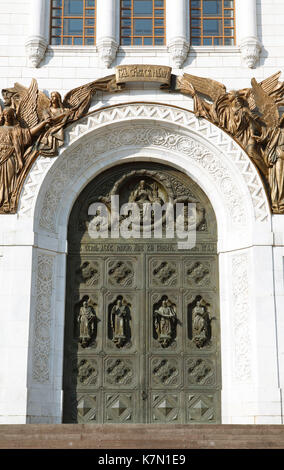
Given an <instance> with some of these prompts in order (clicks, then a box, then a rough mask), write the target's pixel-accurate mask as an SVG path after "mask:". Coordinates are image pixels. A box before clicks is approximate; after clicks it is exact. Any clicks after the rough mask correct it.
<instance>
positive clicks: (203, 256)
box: [63, 164, 221, 423]
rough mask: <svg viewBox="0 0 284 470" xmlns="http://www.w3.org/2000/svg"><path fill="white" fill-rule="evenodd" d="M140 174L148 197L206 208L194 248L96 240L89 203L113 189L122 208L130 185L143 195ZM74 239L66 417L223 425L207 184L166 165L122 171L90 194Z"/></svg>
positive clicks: (74, 218) (73, 221) (79, 208)
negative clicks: (201, 185) (183, 200)
mask: <svg viewBox="0 0 284 470" xmlns="http://www.w3.org/2000/svg"><path fill="white" fill-rule="evenodd" d="M139 165H140V166H139ZM140 167H141V168H140ZM133 168H135V169H133ZM157 174H158V175H159V177H158V176H157ZM141 175H142V176H143V181H146V186H147V185H148V193H147V194H148V195H149V194H150V196H151V194H152V193H151V191H152V192H153V193H154V191H156V194H158V193H159V197H160V199H163V200H166V198H167V197H168V198H170V197H172V198H173V199H174V200H177V197H181V196H182V197H184V195H186V197H187V199H190V200H191V201H192V200H193V199H194V200H195V202H196V203H197V204H198V205H199V207H200V208H201V209H200V214H203V219H202V223H201V224H200V225H199V228H198V231H197V244H196V246H195V247H194V248H193V249H192V250H180V249H178V247H177V240H175V239H170V240H169V239H166V238H161V239H160V240H157V239H151V240H149V239H139V240H133V239H132V240H125V239H108V240H103V239H96V240H94V239H92V238H91V237H90V234H89V232H88V226H89V225H88V224H89V223H90V220H91V219H90V217H89V216H88V207H89V206H90V204H92V203H93V202H94V201H95V200H97V198H98V197H102V196H103V197H104V198H105V200H107V197H108V195H109V194H110V193H111V191H112V190H113V189H112V188H113V187H114V188H115V190H116V192H117V193H118V194H120V195H121V197H122V200H123V201H124V202H125V200H127V198H128V197H129V196H128V193H127V191H128V192H129V191H130V189H131V190H132V193H131V194H132V195H133V194H134V195H135V197H136V196H137V194H139V191H140V189H141V187H142V186H143V185H142V186H141V185H139V184H140V183H139V181H140V180H141ZM115 176H116V177H115ZM147 178H148V179H147ZM119 182H120V183H119ZM159 185H160V186H159ZM126 188H127V189H126ZM129 188H130V189H129ZM163 188H164V189H163ZM165 188H167V191H168V194H169V195H170V196H166V195H165V194H166V190H165ZM143 189H144V188H143ZM163 191H164V192H163ZM112 194H113V193H112ZM146 196H147V195H146ZM132 197H133V196H132ZM143 197H145V195H144V196H143ZM202 211H203V212H202ZM200 220H201V219H200ZM68 239H69V254H68V262H67V285H66V292H67V295H66V322H65V356H64V409H63V421H64V422H66V423H68V422H73V423H74V422H78V423H218V422H220V419H221V418H220V388H221V376H220V338H219V329H220V328H219V298H218V263H217V255H216V222H215V217H214V213H213V211H212V208H211V206H210V203H209V201H208V200H207V198H206V196H205V195H204V194H203V193H202V191H201V190H200V188H198V186H197V185H196V184H195V183H193V182H192V181H191V180H189V178H187V177H185V176H184V175H182V174H181V173H179V172H177V171H175V170H172V169H170V168H169V167H164V166H161V165H159V166H157V165H155V164H147V165H146V169H145V167H144V166H143V167H142V165H141V164H137V165H135V167H133V165H132V166H131V165H121V166H119V167H117V168H116V169H112V172H111V178H109V177H108V173H107V172H106V174H102V175H100V176H99V177H98V178H97V179H96V180H94V181H93V182H91V183H90V184H89V185H88V186H87V188H85V190H84V191H83V193H82V194H81V196H80V197H79V199H78V201H77V202H76V203H75V205H74V208H73V211H72V214H71V216H70V222H69V234H68Z"/></svg>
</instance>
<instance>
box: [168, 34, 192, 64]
mask: <svg viewBox="0 0 284 470" xmlns="http://www.w3.org/2000/svg"><path fill="white" fill-rule="evenodd" d="M168 51H169V53H170V56H171V59H172V61H173V63H174V65H175V67H176V68H178V69H181V68H182V66H183V64H184V62H185V60H186V59H187V56H188V51H189V44H188V42H187V41H186V40H185V39H184V38H182V37H177V38H174V39H172V40H171V41H170V42H169V44H168Z"/></svg>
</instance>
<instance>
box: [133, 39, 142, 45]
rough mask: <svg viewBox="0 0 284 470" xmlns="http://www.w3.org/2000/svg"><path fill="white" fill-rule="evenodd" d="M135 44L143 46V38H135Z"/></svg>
mask: <svg viewBox="0 0 284 470" xmlns="http://www.w3.org/2000/svg"><path fill="white" fill-rule="evenodd" d="M133 44H134V46H142V38H134V39H133Z"/></svg>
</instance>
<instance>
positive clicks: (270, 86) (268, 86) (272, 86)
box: [239, 72, 284, 111]
mask: <svg viewBox="0 0 284 470" xmlns="http://www.w3.org/2000/svg"><path fill="white" fill-rule="evenodd" d="M280 75H281V72H277V73H274V74H273V75H271V76H270V77H268V78H266V79H265V80H263V81H262V82H260V83H259V85H260V86H261V88H262V89H263V91H264V92H265V93H266V94H267V95H268V96H271V97H273V98H274V101H275V103H278V104H279V106H280V105H281V104H282V105H283V94H284V83H283V82H280V81H279V77H280ZM239 93H240V94H244V95H245V97H246V99H247V102H248V105H249V108H250V109H251V111H255V110H256V108H257V104H256V102H255V98H254V93H253V90H252V89H251V88H246V89H244V90H240V92H239Z"/></svg>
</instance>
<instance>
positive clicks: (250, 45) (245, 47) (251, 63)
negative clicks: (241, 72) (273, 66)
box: [240, 36, 262, 69]
mask: <svg viewBox="0 0 284 470" xmlns="http://www.w3.org/2000/svg"><path fill="white" fill-rule="evenodd" d="M240 50H241V56H242V61H243V64H244V65H246V66H247V67H249V68H251V69H253V68H255V67H256V66H257V63H258V61H259V57H260V53H261V50H262V45H261V43H260V42H259V40H258V39H257V38H256V37H255V36H249V37H246V38H244V39H242V41H241V43H240Z"/></svg>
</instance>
